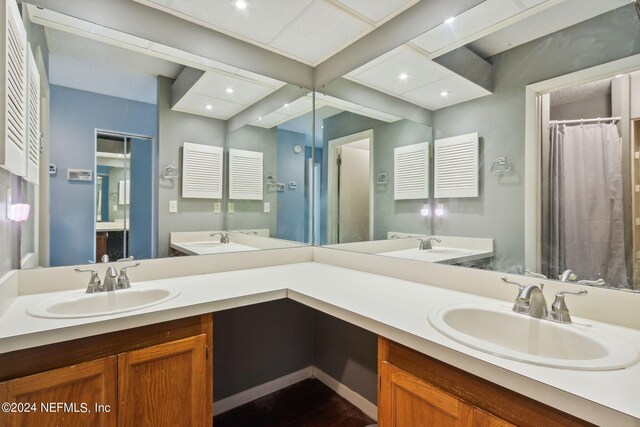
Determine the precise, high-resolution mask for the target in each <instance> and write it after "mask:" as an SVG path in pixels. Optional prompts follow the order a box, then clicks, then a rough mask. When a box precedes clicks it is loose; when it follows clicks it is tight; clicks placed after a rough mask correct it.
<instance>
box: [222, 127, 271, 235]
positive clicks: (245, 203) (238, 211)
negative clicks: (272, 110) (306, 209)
mask: <svg viewBox="0 0 640 427" xmlns="http://www.w3.org/2000/svg"><path fill="white" fill-rule="evenodd" d="M277 132H278V131H277V129H276V128H272V129H265V128H261V127H258V126H251V125H246V126H243V127H241V128H240V129H238V130H235V131H233V132H231V133H230V134H229V136H228V143H227V147H228V148H235V149H238V150H249V151H260V152H262V153H263V154H264V156H263V159H262V161H263V173H264V176H267V175H270V174H273V175H275V176H276V177H278V179H279V176H278V135H277ZM225 185H228V181H227V183H226V184H225ZM263 197H264V200H230V202H232V203H234V204H235V212H234V213H227V229H228V230H242V229H247V228H268V229H269V235H270V236H272V237H275V233H276V220H277V215H278V206H277V201H278V194H277V192H276V189H275V188H273V187H270V188H269V190H268V191H267V188H266V186H265V188H264V192H263ZM265 202H269V203H271V212H270V213H264V203H265Z"/></svg>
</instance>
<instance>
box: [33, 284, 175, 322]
mask: <svg viewBox="0 0 640 427" xmlns="http://www.w3.org/2000/svg"><path fill="white" fill-rule="evenodd" d="M178 295H180V290H178V289H174V288H146V289H141V288H135V287H134V288H130V289H121V290H117V291H113V292H99V293H94V294H87V293H84V292H74V293H70V294H69V293H68V294H65V295H60V296H56V297H53V298H50V299H47V300H44V301H42V302H40V303H39V304H36V305H35V306H33V307H31V308H30V309H28V310H27V314H29V315H31V316H34V317H43V318H47V319H78V318H85V317H98V316H110V315H113V314H118V313H125V312H129V311H135V310H141V309H143V308H147V307H151V306H154V305H158V304H162V303H164V302H167V301H169V300H171V299H173V298H175V297H177V296H178Z"/></svg>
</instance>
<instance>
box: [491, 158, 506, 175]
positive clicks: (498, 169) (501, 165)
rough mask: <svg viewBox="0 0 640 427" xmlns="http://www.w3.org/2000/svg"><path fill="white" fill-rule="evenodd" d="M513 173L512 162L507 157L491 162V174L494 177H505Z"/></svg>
mask: <svg viewBox="0 0 640 427" xmlns="http://www.w3.org/2000/svg"><path fill="white" fill-rule="evenodd" d="M509 172H511V162H509V158H508V157H507V156H502V157H498V158H497V159H495V160H494V161H493V162H491V173H492V174H494V175H504V174H506V173H509Z"/></svg>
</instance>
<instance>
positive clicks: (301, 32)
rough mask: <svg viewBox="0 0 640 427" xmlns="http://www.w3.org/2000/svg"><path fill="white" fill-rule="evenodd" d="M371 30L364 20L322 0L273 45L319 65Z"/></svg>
mask: <svg viewBox="0 0 640 427" xmlns="http://www.w3.org/2000/svg"><path fill="white" fill-rule="evenodd" d="M368 30H370V27H369V26H368V25H367V24H365V23H364V22H362V21H361V20H359V19H357V18H355V17H353V16H352V15H349V14H348V13H346V12H344V11H342V10H340V9H339V8H337V7H335V6H330V5H328V4H327V3H324V2H320V1H318V2H315V3H313V4H312V5H311V6H310V7H309V8H307V9H306V10H305V11H304V13H303V14H302V15H300V16H299V17H298V18H297V19H296V20H295V21H294V22H292V23H291V25H289V26H288V27H286V28H285V29H284V30H283V31H282V32H281V33H280V34H279V35H278V37H276V38H275V39H274V40H273V42H272V43H271V44H270V45H271V46H272V47H273V48H276V49H279V50H281V51H283V52H286V53H287V54H290V55H293V56H295V57H298V58H301V59H303V60H305V61H308V62H311V63H317V62H319V61H321V60H323V59H324V58H326V57H328V56H329V55H330V54H333V53H335V52H337V51H338V50H340V49H342V48H344V47H346V46H347V45H349V44H350V43H352V42H353V41H354V40H355V39H356V38H358V37H359V36H360V35H362V34H364V33H365V32H366V31H368Z"/></svg>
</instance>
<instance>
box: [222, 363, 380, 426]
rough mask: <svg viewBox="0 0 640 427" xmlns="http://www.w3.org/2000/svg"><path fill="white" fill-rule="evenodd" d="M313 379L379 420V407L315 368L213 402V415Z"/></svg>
mask: <svg viewBox="0 0 640 427" xmlns="http://www.w3.org/2000/svg"><path fill="white" fill-rule="evenodd" d="M312 377H314V378H316V379H317V380H318V381H320V382H321V383H323V384H325V385H326V386H327V387H329V388H330V389H331V390H333V391H335V392H336V393H337V394H338V395H339V396H342V397H343V398H345V399H346V400H347V401H348V402H349V403H351V404H352V405H353V406H355V407H356V408H358V409H360V410H361V411H362V412H364V413H365V414H366V415H367V416H368V417H370V418H373V419H374V420H377V419H378V407H377V406H376V405H374V404H373V403H371V402H369V401H368V400H367V399H365V398H364V397H362V396H361V395H359V394H358V393H356V392H355V391H353V390H351V389H350V388H349V387H347V386H346V385H344V384H341V383H340V382H339V381H338V380H336V379H334V378H333V377H331V376H329V375H328V374H326V373H324V372H323V371H321V370H320V369H318V368H316V367H315V366H308V367H306V368H304V369H300V370H299V371H296V372H292V373H290V374H288V375H285V376H283V377H280V378H276V379H275V380H272V381H269V382H266V383H264V384H260V385H259V386H255V387H253V388H250V389H249V390H245V391H242V392H240V393H238V394H234V395H233V396H229V397H225V398H224V399H221V400H218V401H216V402H213V414H214V415H219V414H222V413H223V412H226V411H229V410H231V409H233V408H237V407H238V406H242V405H244V404H245V403H249V402H251V401H253V400H256V399H259V398H261V397H263V396H266V395H268V394H271V393H274V392H276V391H278V390H281V389H283V388H285V387H289V386H290V385H293V384H295V383H298V382H300V381H302V380H306V379H307V378H312Z"/></svg>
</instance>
